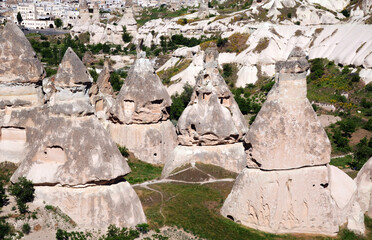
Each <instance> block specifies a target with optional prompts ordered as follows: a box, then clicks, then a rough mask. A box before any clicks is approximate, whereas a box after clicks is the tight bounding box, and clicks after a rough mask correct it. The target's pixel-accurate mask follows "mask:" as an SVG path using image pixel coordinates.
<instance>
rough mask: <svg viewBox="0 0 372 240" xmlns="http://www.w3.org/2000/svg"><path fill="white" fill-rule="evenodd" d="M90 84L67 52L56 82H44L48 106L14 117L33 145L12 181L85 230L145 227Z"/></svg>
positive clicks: (125, 165)
mask: <svg viewBox="0 0 372 240" xmlns="http://www.w3.org/2000/svg"><path fill="white" fill-rule="evenodd" d="M91 83H92V82H91V78H90V77H89V75H88V74H87V71H86V68H85V67H84V65H83V64H82V63H81V61H80V60H79V58H78V57H77V56H76V54H75V53H74V52H73V51H72V49H68V50H67V51H66V53H65V56H64V58H63V61H62V63H61V64H60V66H59V68H58V72H57V75H56V78H55V79H54V80H51V81H50V82H47V83H44V86H45V90H44V91H45V92H48V93H49V94H48V99H47V104H46V105H44V106H43V107H42V109H41V111H29V112H27V113H17V114H18V115H15V116H14V119H16V120H17V121H18V123H17V124H25V125H26V126H27V128H26V129H27V138H29V139H32V144H29V145H28V146H27V152H26V153H27V154H25V156H24V159H23V161H22V162H21V165H20V166H19V168H18V169H17V170H16V172H15V173H14V174H13V176H12V178H11V181H12V182H17V181H18V178H19V177H26V178H27V179H29V180H31V181H32V182H33V183H34V184H35V197H36V199H38V200H39V202H44V201H45V202H46V203H48V204H51V205H57V206H58V207H59V208H61V209H62V210H63V211H65V213H66V214H67V215H69V216H71V217H72V219H73V220H74V221H75V222H77V223H78V224H81V225H82V226H84V227H96V228H107V226H108V225H110V224H118V225H119V226H133V225H136V224H139V223H143V222H145V221H146V219H145V216H144V213H143V210H142V206H141V203H140V201H139V198H138V197H137V195H136V194H135V192H134V191H133V189H132V188H131V187H130V185H129V184H128V183H127V182H122V181H124V180H123V176H124V175H126V174H128V173H129V172H130V168H129V166H128V164H127V162H126V159H125V158H123V157H122V155H121V153H120V151H119V150H118V148H117V146H116V144H115V143H114V142H113V141H112V140H111V138H110V136H109V134H108V132H106V130H105V129H104V128H103V126H102V125H101V123H100V122H99V120H98V119H97V118H96V116H95V115H94V109H93V107H92V106H91V105H90V102H89V95H88V91H89V87H90V86H91ZM15 114H16V113H15ZM113 196H115V197H113ZM119 196H121V197H119ZM98 202H100V204H98ZM118 210H120V211H118Z"/></svg>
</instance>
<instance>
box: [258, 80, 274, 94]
mask: <svg viewBox="0 0 372 240" xmlns="http://www.w3.org/2000/svg"><path fill="white" fill-rule="evenodd" d="M274 84H275V81H270V82H268V83H266V84H265V85H263V86H262V87H261V90H262V91H265V92H269V91H270V90H271V88H273V86H274Z"/></svg>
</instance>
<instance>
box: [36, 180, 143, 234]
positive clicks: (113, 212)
mask: <svg viewBox="0 0 372 240" xmlns="http://www.w3.org/2000/svg"><path fill="white" fill-rule="evenodd" d="M35 196H36V198H35V204H40V205H41V206H44V201H45V204H50V205H53V206H58V207H59V208H60V209H61V210H62V211H63V212H65V213H69V214H68V215H69V217H71V218H72V219H73V220H74V222H76V223H77V225H78V226H79V227H82V228H84V227H87V228H101V229H102V228H104V226H109V225H110V224H114V225H116V226H125V227H135V226H136V225H137V224H140V223H145V222H146V216H145V214H144V212H143V210H142V205H141V202H140V200H139V198H138V196H137V194H136V192H135V191H134V190H133V188H132V187H131V186H130V184H129V183H128V182H121V183H118V184H113V185H103V186H91V187H85V188H66V187H49V186H42V187H36V188H35Z"/></svg>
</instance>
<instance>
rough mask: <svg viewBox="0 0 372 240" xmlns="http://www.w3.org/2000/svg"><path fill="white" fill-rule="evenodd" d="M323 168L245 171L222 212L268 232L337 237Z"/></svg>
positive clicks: (332, 208) (335, 223) (325, 170)
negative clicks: (321, 234)
mask: <svg viewBox="0 0 372 240" xmlns="http://www.w3.org/2000/svg"><path fill="white" fill-rule="evenodd" d="M328 182H329V180H328V170H327V167H325V166H319V167H309V168H301V169H294V170H287V171H262V170H260V169H248V168H246V169H244V170H243V172H242V173H241V174H240V175H239V176H238V178H237V179H236V181H235V184H234V187H233V189H232V191H231V193H230V195H229V196H228V197H227V199H226V201H225V203H224V205H223V207H222V209H221V213H222V215H223V216H225V217H226V216H227V217H229V218H232V219H233V220H234V221H235V222H240V223H241V224H243V225H245V226H248V227H252V228H255V229H259V230H261V231H266V232H271V233H289V232H291V233H316V234H319V233H323V234H328V235H336V234H337V232H338V226H339V225H338V221H337V214H336V212H335V211H334V207H335V206H334V204H332V197H331V194H330V191H329V190H328V189H327V188H324V187H323V186H322V185H324V184H328Z"/></svg>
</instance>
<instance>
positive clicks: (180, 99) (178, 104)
mask: <svg viewBox="0 0 372 240" xmlns="http://www.w3.org/2000/svg"><path fill="white" fill-rule="evenodd" d="M192 93H193V88H192V87H191V86H190V85H189V84H186V85H185V86H183V92H182V93H181V95H180V94H178V93H176V94H175V95H172V105H171V107H170V111H169V115H170V119H172V120H178V119H179V118H180V116H181V114H182V112H183V110H185V108H186V106H187V105H188V104H189V102H190V99H191V95H192Z"/></svg>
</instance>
